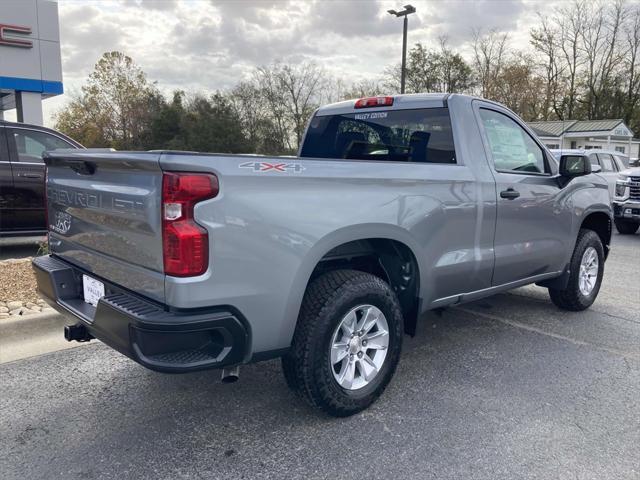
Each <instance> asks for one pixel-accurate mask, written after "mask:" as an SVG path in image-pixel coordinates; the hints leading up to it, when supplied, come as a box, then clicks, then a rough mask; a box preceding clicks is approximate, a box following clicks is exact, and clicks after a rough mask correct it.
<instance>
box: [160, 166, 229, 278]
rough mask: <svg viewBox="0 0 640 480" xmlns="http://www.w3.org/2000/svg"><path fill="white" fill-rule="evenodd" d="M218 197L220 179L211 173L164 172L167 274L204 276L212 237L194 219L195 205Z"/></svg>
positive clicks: (164, 225) (163, 244)
mask: <svg viewBox="0 0 640 480" xmlns="http://www.w3.org/2000/svg"><path fill="white" fill-rule="evenodd" d="M217 194H218V178H217V177H216V176H215V175H211V174H208V173H187V172H165V173H164V174H163V176H162V248H163V257H164V273H165V274H166V275H172V276H174V277H192V276H195V275H202V274H203V273H204V272H206V270H207V266H208V264H209V236H208V235H207V231H206V230H205V229H204V228H203V227H202V226H200V225H198V224H197V223H196V222H195V220H194V219H193V208H194V206H195V204H196V203H198V202H201V201H202V200H206V199H208V198H213V197H215V196H216V195H217Z"/></svg>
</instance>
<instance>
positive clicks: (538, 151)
mask: <svg viewBox="0 0 640 480" xmlns="http://www.w3.org/2000/svg"><path fill="white" fill-rule="evenodd" d="M476 114H477V116H478V118H479V123H480V125H481V129H482V131H483V137H484V141H485V149H486V150H487V156H488V157H489V158H490V159H491V160H492V161H491V162H490V164H491V170H492V173H493V176H494V178H495V181H496V201H497V206H498V208H497V217H496V231H495V240H494V248H495V267H494V272H493V279H492V285H493V286H499V285H504V284H509V283H512V282H518V281H521V280H525V279H533V278H535V277H538V276H542V275H544V274H548V273H555V272H561V271H562V270H563V269H564V267H565V265H564V263H565V262H566V259H567V252H568V251H569V248H571V246H570V245H569V243H570V238H571V222H572V218H571V213H570V209H569V208H567V207H566V206H565V205H564V202H565V198H564V195H563V192H562V189H561V188H560V186H559V184H558V182H557V179H556V178H555V173H556V170H557V166H556V164H555V161H554V160H552V158H551V155H548V154H547V151H546V149H545V148H544V147H543V146H542V145H541V144H540V143H539V141H538V140H537V139H536V138H535V137H534V136H533V135H532V134H531V133H530V132H529V131H528V129H527V128H525V127H524V125H523V124H522V123H521V121H520V119H518V118H517V117H516V116H515V115H513V114H512V113H511V112H509V111H508V110H506V109H503V108H500V107H499V106H496V105H494V104H486V103H481V102H477V105H476Z"/></svg>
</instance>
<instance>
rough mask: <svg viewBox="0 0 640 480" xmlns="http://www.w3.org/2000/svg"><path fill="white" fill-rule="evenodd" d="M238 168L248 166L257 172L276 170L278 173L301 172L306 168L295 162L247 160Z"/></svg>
mask: <svg viewBox="0 0 640 480" xmlns="http://www.w3.org/2000/svg"><path fill="white" fill-rule="evenodd" d="M238 168H248V169H251V170H253V171H254V172H256V173H262V172H276V173H301V172H302V171H304V170H305V168H304V167H303V166H302V164H300V163H297V162H293V163H284V162H283V163H274V162H245V163H241V164H240V165H238Z"/></svg>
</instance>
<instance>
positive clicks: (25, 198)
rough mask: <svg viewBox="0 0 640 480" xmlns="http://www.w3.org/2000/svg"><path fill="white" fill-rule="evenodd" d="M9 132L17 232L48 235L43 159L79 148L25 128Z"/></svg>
mask: <svg viewBox="0 0 640 480" xmlns="http://www.w3.org/2000/svg"><path fill="white" fill-rule="evenodd" d="M6 130H7V141H8V146H9V155H10V158H11V167H12V170H13V186H14V190H15V198H14V211H15V212H16V219H15V228H16V229H17V230H22V231H25V232H27V231H28V232H42V231H45V230H46V225H45V223H46V222H45V209H44V208H45V205H44V197H45V195H44V188H45V187H44V176H45V165H44V160H43V159H42V155H43V153H44V152H46V151H47V150H56V149H59V148H75V147H74V146H73V145H71V144H70V143H68V142H67V141H65V140H63V139H62V138H61V137H58V136H56V135H53V134H50V133H47V132H43V131H39V130H33V129H29V128H23V127H11V128H7V129H6Z"/></svg>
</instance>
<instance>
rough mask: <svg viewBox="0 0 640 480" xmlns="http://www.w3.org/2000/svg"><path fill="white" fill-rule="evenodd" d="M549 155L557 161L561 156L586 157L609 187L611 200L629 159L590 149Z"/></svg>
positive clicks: (605, 151) (614, 152) (554, 151)
mask: <svg viewBox="0 0 640 480" xmlns="http://www.w3.org/2000/svg"><path fill="white" fill-rule="evenodd" d="M551 153H553V155H554V156H555V157H556V158H557V159H559V158H560V155H563V154H567V155H569V154H575V155H586V156H587V157H588V158H589V161H590V162H591V165H592V166H593V167H597V168H594V171H596V170H597V171H598V174H599V175H600V176H602V177H604V178H605V179H606V180H607V184H608V185H609V196H610V197H611V199H613V196H614V194H615V189H616V182H617V180H618V177H619V176H620V172H623V171H624V170H626V169H627V168H629V157H627V156H626V155H624V154H622V153H620V152H616V151H610V150H601V149H592V150H578V149H570V150H568V149H565V150H551Z"/></svg>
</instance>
